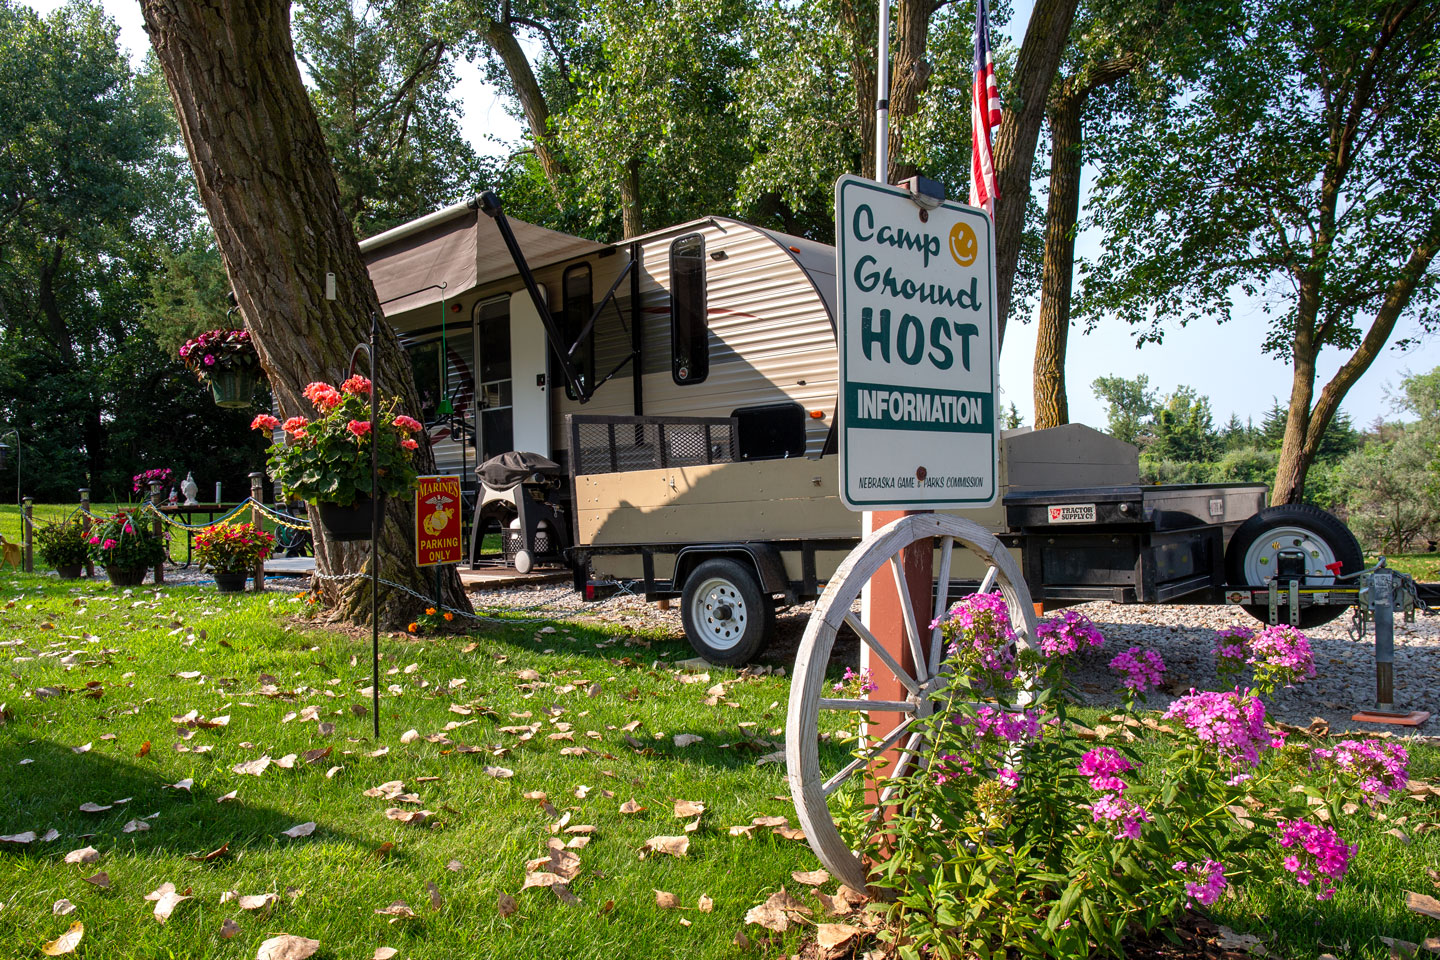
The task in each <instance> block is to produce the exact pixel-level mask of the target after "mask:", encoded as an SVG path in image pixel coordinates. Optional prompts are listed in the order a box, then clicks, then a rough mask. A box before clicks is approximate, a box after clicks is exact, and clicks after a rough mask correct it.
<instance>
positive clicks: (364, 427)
mask: <svg viewBox="0 0 1440 960" xmlns="http://www.w3.org/2000/svg"><path fill="white" fill-rule="evenodd" d="M345 429H346V430H349V431H350V432H351V433H353V434H355V436H357V437H363V436H365V435H366V434H367V433H369V432H370V421H369V420H351V421H350V422H349V423H347V424H346V425H345Z"/></svg>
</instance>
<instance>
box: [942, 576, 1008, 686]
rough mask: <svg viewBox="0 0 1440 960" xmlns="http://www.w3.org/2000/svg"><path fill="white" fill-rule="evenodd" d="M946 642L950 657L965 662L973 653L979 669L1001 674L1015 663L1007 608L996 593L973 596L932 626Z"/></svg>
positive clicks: (962, 601)
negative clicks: (947, 641)
mask: <svg viewBox="0 0 1440 960" xmlns="http://www.w3.org/2000/svg"><path fill="white" fill-rule="evenodd" d="M934 627H939V628H940V630H941V632H942V634H943V635H944V636H945V637H946V639H948V640H949V641H950V644H949V646H948V647H947V648H946V650H947V653H948V655H949V656H951V657H959V658H962V659H966V660H968V659H969V655H970V654H971V652H972V651H973V653H974V656H975V659H976V660H977V661H978V663H979V665H980V667H982V668H983V669H986V670H993V671H997V672H1000V671H1005V670H1006V668H1007V667H1008V666H1009V665H1010V664H1011V663H1013V662H1014V661H1015V630H1014V629H1013V628H1012V627H1011V625H1010V608H1009V607H1008V606H1006V603H1005V598H1004V597H1003V596H1001V595H1000V594H998V593H974V594H971V595H970V596H968V597H966V598H965V599H963V600H961V601H960V602H959V603H957V604H955V606H953V607H951V608H950V610H949V612H948V613H946V614H945V615H944V616H943V617H939V618H937V619H936V620H935V621H933V622H932V624H931V628H932V629H933V628H934Z"/></svg>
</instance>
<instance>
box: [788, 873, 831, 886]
mask: <svg viewBox="0 0 1440 960" xmlns="http://www.w3.org/2000/svg"><path fill="white" fill-rule="evenodd" d="M790 876H791V877H793V878H794V880H795V882H796V883H803V884H805V885H806V886H807V887H818V886H820V884H822V883H827V882H829V880H830V874H828V873H826V872H825V871H824V870H810V871H807V872H802V871H800V870H792V871H791V872H790Z"/></svg>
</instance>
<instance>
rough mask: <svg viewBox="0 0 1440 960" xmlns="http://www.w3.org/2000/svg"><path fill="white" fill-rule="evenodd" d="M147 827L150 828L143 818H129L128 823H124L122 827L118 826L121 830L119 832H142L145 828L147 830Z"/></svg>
mask: <svg viewBox="0 0 1440 960" xmlns="http://www.w3.org/2000/svg"><path fill="white" fill-rule="evenodd" d="M149 829H150V824H148V823H146V822H145V821H144V820H131V821H130V822H129V823H127V824H125V826H123V827H121V828H120V832H121V833H144V832H145V831H146V830H149Z"/></svg>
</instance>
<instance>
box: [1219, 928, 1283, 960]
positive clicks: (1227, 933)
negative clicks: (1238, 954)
mask: <svg viewBox="0 0 1440 960" xmlns="http://www.w3.org/2000/svg"><path fill="white" fill-rule="evenodd" d="M1216 943H1217V944H1219V945H1220V946H1221V947H1222V948H1224V949H1226V950H1245V951H1247V952H1249V953H1253V954H1255V955H1256V956H1260V957H1264V956H1268V955H1269V953H1270V951H1268V950H1266V949H1265V944H1264V942H1263V941H1261V939H1260V938H1259V937H1257V936H1255V935H1254V934H1250V933H1236V932H1235V931H1234V930H1231V929H1230V928H1229V927H1227V926H1225V925H1224V924H1223V923H1222V924H1221V925H1220V933H1219V935H1218V937H1217V939H1216Z"/></svg>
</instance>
